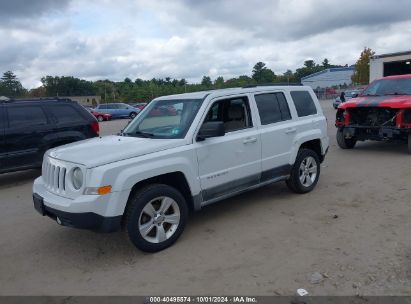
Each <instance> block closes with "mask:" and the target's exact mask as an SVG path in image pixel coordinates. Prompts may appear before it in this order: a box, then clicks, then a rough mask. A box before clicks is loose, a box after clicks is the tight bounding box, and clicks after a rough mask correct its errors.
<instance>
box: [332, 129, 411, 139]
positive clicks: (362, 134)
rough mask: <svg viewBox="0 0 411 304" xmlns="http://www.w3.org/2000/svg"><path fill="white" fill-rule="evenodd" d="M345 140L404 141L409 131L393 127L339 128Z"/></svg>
mask: <svg viewBox="0 0 411 304" xmlns="http://www.w3.org/2000/svg"><path fill="white" fill-rule="evenodd" d="M339 129H341V130H342V131H343V134H344V137H345V138H351V137H355V138H356V139H358V140H377V141H382V140H398V141H404V140H405V141H406V140H407V138H408V134H409V133H411V129H401V128H395V127H367V126H353V125H349V126H344V127H339Z"/></svg>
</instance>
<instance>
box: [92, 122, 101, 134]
mask: <svg viewBox="0 0 411 304" xmlns="http://www.w3.org/2000/svg"><path fill="white" fill-rule="evenodd" d="M90 127H91V129H92V130H93V131H94V133H96V135H97V136H98V135H100V125H99V124H98V121H97V120H96V121H93V122H92V123H91V125H90Z"/></svg>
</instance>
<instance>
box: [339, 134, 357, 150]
mask: <svg viewBox="0 0 411 304" xmlns="http://www.w3.org/2000/svg"><path fill="white" fill-rule="evenodd" d="M336 137H337V143H338V146H339V147H340V148H341V149H352V148H354V147H355V144H356V143H357V139H356V138H355V137H352V138H345V137H344V133H343V131H342V130H337V136H336Z"/></svg>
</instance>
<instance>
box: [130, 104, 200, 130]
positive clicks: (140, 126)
mask: <svg viewBox="0 0 411 304" xmlns="http://www.w3.org/2000/svg"><path fill="white" fill-rule="evenodd" d="M202 102H203V100H202V99H175V100H156V101H153V102H150V103H149V104H148V105H147V106H146V108H145V109H144V110H143V111H142V112H141V113H140V114H139V115H138V116H137V117H136V118H135V119H134V120H133V121H132V122H131V123H130V124H129V125H128V126H127V127H126V128H125V129H124V132H123V135H125V136H136V137H147V138H184V136H185V135H186V133H187V131H188V129H189V128H190V126H191V123H192V122H193V120H194V117H195V116H196V114H197V112H198V109H199V108H200V106H201V104H202Z"/></svg>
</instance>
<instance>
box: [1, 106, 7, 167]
mask: <svg viewBox="0 0 411 304" xmlns="http://www.w3.org/2000/svg"><path fill="white" fill-rule="evenodd" d="M5 126H6V116H5V114H4V107H3V104H1V103H0V172H1V171H2V170H3V169H4V168H5V164H6V163H7V151H6V141H5V138H4V128H5Z"/></svg>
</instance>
